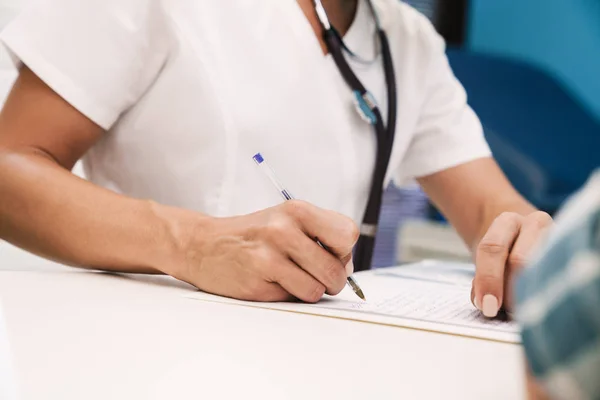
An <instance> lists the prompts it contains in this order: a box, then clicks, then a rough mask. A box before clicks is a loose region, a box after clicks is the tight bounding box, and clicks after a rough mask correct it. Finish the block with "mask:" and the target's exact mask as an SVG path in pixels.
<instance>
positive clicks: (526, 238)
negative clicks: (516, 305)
mask: <svg viewBox="0 0 600 400" xmlns="http://www.w3.org/2000/svg"><path fill="white" fill-rule="evenodd" d="M551 225H552V217H550V215H548V214H546V213H544V212H541V211H538V212H534V213H531V214H529V215H526V216H523V215H520V214H517V213H509V212H507V213H503V214H501V215H500V216H499V217H497V218H496V220H495V221H494V222H493V223H492V225H491V226H490V228H489V229H488V231H487V233H486V234H485V236H484V237H483V239H482V240H481V241H480V243H479V246H478V247H477V250H476V254H475V265H476V272H475V279H474V280H473V286H472V290H471V301H472V302H473V304H474V305H475V307H477V308H478V309H479V310H481V311H482V313H483V315H485V316H486V317H489V318H493V317H495V316H496V315H497V314H498V311H499V310H500V309H501V308H503V309H505V310H507V311H511V309H512V281H513V276H514V275H515V272H517V271H518V270H519V269H520V268H522V267H523V266H524V265H525V264H526V262H527V260H528V258H529V256H530V254H531V253H532V251H533V250H534V248H535V246H536V245H537V243H538V242H539V241H540V240H541V239H542V238H543V237H544V236H545V234H546V233H547V231H548V229H549V228H550V227H551Z"/></svg>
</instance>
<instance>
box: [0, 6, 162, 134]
mask: <svg viewBox="0 0 600 400" xmlns="http://www.w3.org/2000/svg"><path fill="white" fill-rule="evenodd" d="M0 40H1V41H2V42H3V44H4V45H5V47H6V48H7V50H8V51H9V53H10V54H11V57H12V58H13V60H14V61H15V63H16V65H17V67H20V66H21V65H23V64H25V65H27V67H29V68H30V69H31V70H32V71H33V72H34V73H35V74H36V75H37V76H38V77H39V78H40V79H41V80H42V81H44V82H45V83H46V84H47V85H48V86H49V87H50V88H52V90H54V91H55V92H56V93H58V94H59V95H60V96H61V97H63V98H64V99H65V100H66V101H67V102H68V103H70V104H71V105H72V106H73V107H75V108H76V109H77V110H79V111H80V112H81V113H82V114H84V115H85V116H87V117H88V118H89V119H91V120H92V121H94V122H95V123H97V124H98V125H100V126H101V127H103V128H104V129H109V128H110V127H111V126H112V125H113V124H114V123H115V121H116V120H117V119H118V118H119V116H120V115H121V114H122V113H123V112H124V111H125V110H127V109H128V108H129V107H131V106H132V105H133V104H135V103H136V102H137V101H138V100H139V98H140V97H141V96H142V94H143V93H144V92H145V91H146V90H147V89H148V87H149V86H150V85H151V84H152V83H153V82H154V80H155V79H156V76H157V75H158V73H159V71H160V69H161V67H162V65H163V64H164V62H165V60H166V58H167V55H168V50H169V49H168V47H169V43H170V42H169V38H168V30H167V24H166V22H165V15H164V12H163V10H162V6H161V4H160V2H159V0H36V1H33V2H32V3H31V4H29V5H28V7H27V8H26V9H25V10H24V11H23V12H22V13H21V14H19V15H18V16H17V17H16V18H15V19H14V20H13V21H12V22H11V23H10V24H9V25H8V26H7V27H6V29H5V30H4V31H3V32H2V34H1V35H0Z"/></svg>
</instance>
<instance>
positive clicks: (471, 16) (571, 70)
mask: <svg viewBox="0 0 600 400" xmlns="http://www.w3.org/2000/svg"><path fill="white" fill-rule="evenodd" d="M29 1H31V0H0V29H1V28H2V27H3V26H4V25H5V24H6V23H7V22H8V21H10V19H11V18H12V17H13V16H14V15H16V14H17V13H18V11H19V10H20V9H21V8H22V7H23V6H24V5H25V4H27V3H28V2H29ZM82 1H85V0H82ZM399 1H400V0H399ZM407 3H409V4H410V5H412V6H413V7H415V8H417V9H418V10H419V11H421V12H422V13H423V14H425V15H426V16H427V17H428V18H429V19H430V20H431V21H432V23H433V24H434V25H435V27H436V28H437V30H438V31H439V32H440V34H441V35H442V36H443V37H444V38H445V39H446V41H447V43H448V57H449V60H450V63H451V65H452V68H453V69H454V72H455V74H456V75H457V77H458V78H459V80H460V81H461V82H462V84H463V85H464V86H465V88H466V90H467V93H468V95H469V103H470V104H471V106H472V107H473V108H474V110H475V111H476V112H477V114H478V115H479V117H480V118H481V121H482V123H483V126H484V129H485V134H486V137H487V140H488V142H489V143H490V146H491V148H492V151H493V152H494V155H495V157H496V159H497V160H498V162H499V164H500V166H501V167H502V169H503V170H504V172H505V173H506V174H507V175H508V177H509V179H510V180H511V182H512V183H513V184H514V185H515V186H516V188H517V189H518V190H519V191H520V192H521V193H522V194H523V195H524V196H525V197H526V198H527V199H528V200H529V201H531V202H532V203H533V204H535V205H536V206H537V207H539V208H541V209H542V210H544V211H547V212H549V213H551V214H554V213H555V212H556V210H557V209H558V208H559V207H560V205H561V204H562V203H563V202H564V201H565V199H566V198H567V197H568V196H569V195H571V194H572V193H573V192H575V191H576V190H577V189H578V188H580V187H581V185H582V184H583V183H584V182H585V180H586V178H587V177H588V176H589V174H590V173H591V172H592V170H594V169H595V168H597V167H599V166H600V154H599V153H600V0H569V1H565V0H438V1H436V0H422V1H419V0H410V1H408V0H407ZM15 76H16V72H15V71H14V70H13V68H12V65H11V63H10V60H9V58H8V56H7V55H6V53H5V52H4V50H3V49H2V50H0V104H2V102H3V101H4V99H5V96H6V93H7V92H8V91H9V90H10V87H11V85H12V82H13V81H14V79H15ZM75 173H77V174H79V175H81V169H80V168H79V166H77V167H76V169H75ZM426 258H438V259H449V260H463V261H469V260H470V255H469V252H468V250H467V248H466V246H465V245H464V244H463V243H462V242H461V240H460V239H459V238H458V236H457V235H456V233H455V232H454V231H453V229H452V228H451V227H449V226H448V225H447V223H446V222H445V221H444V219H443V218H442V217H441V216H440V215H439V214H438V213H437V211H436V210H435V208H434V207H433V206H432V205H431V204H429V201H428V199H427V197H426V196H425V195H424V194H423V193H422V192H421V190H420V189H419V187H418V186H416V185H415V186H409V187H402V188H398V187H390V188H389V189H388V190H387V193H386V196H385V204H384V207H383V210H382V217H381V222H380V232H379V235H378V242H377V246H376V255H375V260H374V264H375V266H376V267H385V266H390V265H396V264H399V263H405V262H412V261H418V260H422V259H426ZM42 263H43V264H44V265H48V266H49V267H52V264H51V263H48V262H45V261H44V262H42V261H40V260H39V259H37V258H36V257H33V256H30V255H28V254H26V253H24V252H22V251H19V250H17V249H15V248H13V247H11V246H9V245H8V244H6V243H4V242H1V241H0V268H11V269H13V268H14V269H17V268H19V267H21V266H27V265H36V266H38V268H39V265H40V264H42Z"/></svg>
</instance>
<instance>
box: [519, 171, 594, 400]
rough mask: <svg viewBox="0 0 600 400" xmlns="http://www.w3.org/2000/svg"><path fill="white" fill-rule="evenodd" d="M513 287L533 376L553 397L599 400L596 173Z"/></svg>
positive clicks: (572, 399) (558, 221)
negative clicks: (514, 287)
mask: <svg viewBox="0 0 600 400" xmlns="http://www.w3.org/2000/svg"><path fill="white" fill-rule="evenodd" d="M556 221H557V224H556V229H555V230H554V232H553V234H552V235H551V237H550V239H549V241H548V243H547V244H546V245H545V246H544V248H543V249H540V251H539V254H538V255H537V256H536V257H535V258H534V262H533V263H532V265H531V267H530V268H527V269H525V270H524V271H523V273H522V274H521V276H520V277H519V278H518V280H517V285H516V315H517V320H518V321H519V323H520V325H521V327H522V338H523V346H524V348H525V352H526V355H527V359H528V362H529V365H530V368H531V371H532V373H533V375H534V376H535V377H536V378H537V380H538V381H539V382H540V383H541V384H542V386H543V387H544V388H545V390H546V391H547V393H548V394H549V396H551V398H553V399H565V400H578V399H600V172H599V173H596V174H595V176H594V177H592V178H591V179H590V181H589V182H588V184H587V185H586V187H585V188H584V189H583V190H582V191H581V192H580V193H578V194H577V195H576V196H574V197H573V198H572V199H571V200H570V201H569V202H568V203H567V205H566V206H565V208H564V209H563V211H562V212H561V213H560V214H559V215H558V216H557V219H556Z"/></svg>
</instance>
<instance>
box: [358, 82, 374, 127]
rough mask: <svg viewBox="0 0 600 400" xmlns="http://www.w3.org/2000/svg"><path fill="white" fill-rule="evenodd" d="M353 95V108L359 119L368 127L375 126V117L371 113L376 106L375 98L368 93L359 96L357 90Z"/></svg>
mask: <svg viewBox="0 0 600 400" xmlns="http://www.w3.org/2000/svg"><path fill="white" fill-rule="evenodd" d="M353 94H354V99H353V102H354V108H355V109H356V112H357V113H358V115H359V116H360V118H362V120H363V121H365V122H366V123H368V124H370V125H375V124H376V123H377V115H376V114H375V112H374V111H373V110H374V109H375V107H376V106H377V104H376V103H375V97H374V96H373V95H372V94H371V92H368V91H367V92H366V93H365V94H361V93H360V91H359V90H355V91H354V92H353Z"/></svg>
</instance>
